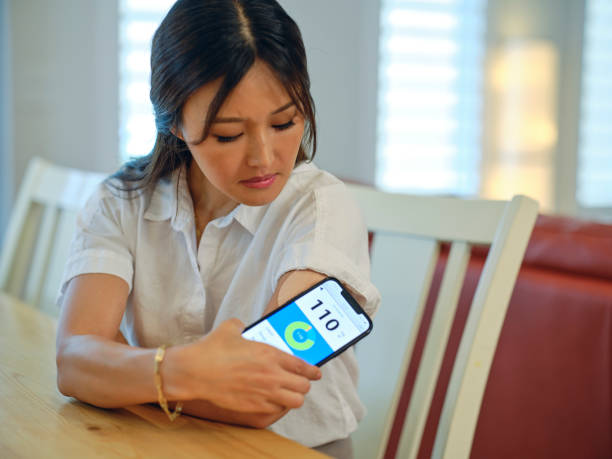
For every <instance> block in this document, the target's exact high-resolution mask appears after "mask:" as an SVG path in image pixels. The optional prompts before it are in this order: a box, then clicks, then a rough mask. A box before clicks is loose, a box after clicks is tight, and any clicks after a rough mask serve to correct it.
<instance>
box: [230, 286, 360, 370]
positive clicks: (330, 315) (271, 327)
mask: <svg viewBox="0 0 612 459" xmlns="http://www.w3.org/2000/svg"><path fill="white" fill-rule="evenodd" d="M371 330H372V321H371V320H370V318H369V317H368V315H367V314H366V313H365V311H364V310H363V309H362V308H361V306H359V304H358V303H357V301H355V299H354V298H353V297H352V296H351V295H350V294H349V293H348V292H347V291H346V290H345V289H344V287H342V285H341V284H340V282H338V280H337V279H334V278H333V277H328V278H326V279H324V280H322V281H321V282H319V283H318V284H316V285H314V286H312V287H311V288H309V289H308V290H306V291H304V292H302V293H300V294H299V295H298V296H296V297H295V298H292V299H291V300H289V301H288V302H286V303H285V304H283V305H282V306H280V307H279V308H278V309H276V310H275V311H272V312H271V313H270V314H268V315H266V316H264V317H262V318H261V319H260V320H258V321H257V322H255V323H253V324H251V325H249V326H248V327H247V328H245V329H244V331H243V332H242V336H243V337H244V338H246V339H249V340H252V341H259V342H261V343H266V344H270V345H272V346H274V347H276V348H278V349H280V350H281V351H285V352H287V353H289V354H292V355H295V356H297V357H300V358H301V359H303V360H305V361H306V362H308V363H310V364H311V365H317V366H321V365H323V364H324V363H325V362H327V361H329V360H330V359H332V358H334V357H335V356H337V355H339V354H341V353H342V352H344V351H345V350H346V349H348V348H349V347H350V346H352V345H353V344H355V343H356V342H357V341H359V340H360V339H362V338H363V337H364V336H366V335H367V334H368V333H370V331H371Z"/></svg>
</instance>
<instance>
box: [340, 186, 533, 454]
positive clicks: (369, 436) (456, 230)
mask: <svg viewBox="0 0 612 459" xmlns="http://www.w3.org/2000/svg"><path fill="white" fill-rule="evenodd" d="M349 189H350V191H351V192H352V193H354V196H355V197H356V199H357V201H358V203H359V204H360V206H361V208H362V211H363V213H364V216H365V220H366V224H367V226H368V228H369V230H370V231H372V232H374V240H373V246H372V279H373V281H374V283H375V285H376V286H377V287H378V288H379V289H380V291H381V294H382V306H381V309H380V311H379V312H378V314H377V316H376V317H375V319H374V329H373V332H372V334H371V336H369V337H367V338H366V339H364V340H363V341H362V342H361V343H359V344H358V345H357V349H356V352H357V358H358V361H359V365H360V383H359V384H360V385H359V393H360V396H361V399H362V401H363V402H364V404H365V405H366V408H367V409H368V414H367V415H366V417H365V418H364V419H363V421H362V422H361V424H360V427H359V429H358V430H357V432H356V433H355V434H353V441H354V444H355V453H356V457H357V458H363V459H365V458H367V459H372V458H381V457H383V455H384V454H385V448H386V446H387V441H388V439H389V434H390V431H391V427H392V423H393V419H394V416H395V414H396V408H397V404H398V400H399V397H400V394H401V391H402V388H403V385H404V381H405V376H406V371H407V369H408V365H409V363H410V358H411V356H412V351H413V347H414V343H415V339H416V335H417V332H418V330H419V326H420V323H421V317H422V315H423V309H424V305H425V302H426V299H427V296H428V293H429V289H430V285H431V280H432V277H433V273H434V269H435V266H436V263H437V260H438V255H439V250H440V243H441V242H449V243H451V248H450V252H449V255H448V260H447V263H446V269H445V272H444V275H443V278H442V282H441V285H440V290H439V294H438V297H437V300H436V303H435V310H434V312H433V317H432V321H431V325H430V328H429V333H428V335H427V338H426V341H425V346H424V349H423V354H422V357H421V361H420V364H419V368H418V372H417V375H416V380H415V383H414V387H413V391H412V394H411V398H410V404H409V407H408V412H407V414H406V419H405V422H404V424H403V427H402V431H401V434H400V440H399V446H398V449H397V454H396V457H398V458H402V459H403V458H415V457H417V454H418V452H419V447H420V444H421V437H422V434H423V431H424V426H425V422H426V420H427V416H428V413H429V408H430V404H431V400H432V397H433V393H434V389H435V386H436V382H437V379H438V373H439V370H440V367H441V362H442V359H443V356H444V352H445V349H446V344H447V340H448V336H449V332H450V328H451V325H452V323H453V319H454V316H455V309H456V306H457V302H458V297H459V293H460V290H461V287H462V285H463V281H464V276H465V272H466V268H467V264H468V261H469V257H470V248H471V245H472V244H484V245H489V246H490V248H489V254H488V257H487V259H486V262H485V265H484V268H483V271H482V275H481V277H480V279H479V283H478V286H477V289H476V293H475V295H474V298H473V302H472V304H471V309H470V312H469V316H468V319H467V323H466V326H465V329H464V332H463V335H462V339H461V342H460V345H459V350H458V353H457V357H456V359H455V362H454V366H453V370H452V375H451V379H450V382H449V386H448V389H447V392H446V398H445V401H444V405H443V409H442V414H441V417H440V421H439V424H438V428H437V433H436V438H435V444H434V449H433V455H432V457H434V458H468V457H469V455H470V449H471V445H472V439H473V436H474V431H475V428H476V422H477V420H478V414H479V412H480V405H481V402H482V398H483V394H484V389H485V386H486V383H487V378H488V375H489V369H490V367H491V362H492V360H493V355H494V353H495V348H496V346H497V341H498V338H499V334H500V330H501V327H502V324H503V321H504V317H505V315H506V309H507V307H508V302H509V300H510V296H511V293H512V290H513V288H514V283H515V281H516V277H517V274H518V270H519V267H520V264H521V261H522V259H523V256H524V252H525V249H526V246H527V242H528V239H529V236H530V234H531V231H532V229H533V225H534V223H535V219H536V216H537V209H538V206H537V203H536V202H535V201H533V200H532V199H530V198H527V197H524V196H515V197H514V198H513V199H512V200H511V201H488V200H466V199H458V198H438V197H427V196H410V195H399V194H391V193H385V192H381V191H376V190H374V189H372V188H368V187H362V186H358V185H349Z"/></svg>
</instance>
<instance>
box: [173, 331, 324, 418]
mask: <svg viewBox="0 0 612 459" xmlns="http://www.w3.org/2000/svg"><path fill="white" fill-rule="evenodd" d="M243 330H244V325H243V324H242V322H240V320H238V319H230V320H226V321H225V322H223V323H222V324H221V325H219V327H217V328H216V329H215V330H213V331H212V332H211V333H209V334H208V335H206V336H205V337H203V338H202V339H200V340H198V341H196V342H195V343H192V344H188V345H185V346H176V347H172V348H169V349H168V350H167V351H166V358H165V359H164V362H163V364H162V367H161V371H162V380H163V381H164V392H165V393H166V396H167V397H168V399H172V400H194V399H203V400H208V401H210V402H212V403H214V404H215V405H217V406H219V407H222V408H225V409H228V410H233V411H238V412H244V413H278V412H281V411H283V410H284V409H286V408H299V407H300V406H302V404H303V403H304V396H305V394H306V393H307V392H308V391H309V389H310V381H311V380H317V379H320V378H321V370H320V369H319V368H317V367H315V366H312V365H309V364H308V363H306V362H304V361H303V360H301V359H299V358H298V357H295V356H292V355H289V354H287V353H285V352H283V351H281V350H279V349H276V348H274V347H272V346H269V345H267V344H263V343H257V342H254V341H249V340H247V339H245V338H243V337H242V335H241V333H242V331H243Z"/></svg>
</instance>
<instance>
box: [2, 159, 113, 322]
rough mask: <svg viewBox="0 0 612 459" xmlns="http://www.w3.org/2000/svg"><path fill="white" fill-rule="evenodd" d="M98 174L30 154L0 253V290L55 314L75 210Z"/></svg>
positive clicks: (101, 177) (83, 201)
mask: <svg viewBox="0 0 612 459" xmlns="http://www.w3.org/2000/svg"><path fill="white" fill-rule="evenodd" d="M104 178H105V176H104V175H103V174H99V173H94V172H85V171H81V170H76V169H70V168H66V167H60V166H57V165H54V164H51V163H49V162H47V161H45V160H43V159H41V158H33V159H32V160H31V162H30V164H29V165H28V169H27V171H26V174H25V176H24V178H23V181H22V185H21V187H20V189H19V193H18V195H17V200H16V202H15V205H14V207H13V211H12V213H11V217H10V220H9V224H8V227H7V229H6V234H5V237H4V243H3V245H2V252H1V253H0V290H4V291H6V292H8V293H10V294H12V295H14V296H16V297H18V298H20V299H22V300H24V301H26V302H28V303H29V304H32V305H36V306H38V307H40V308H41V309H43V310H44V311H46V312H49V313H51V314H54V315H56V314H57V309H56V308H55V305H54V302H55V296H56V294H57V289H58V287H59V282H60V281H61V276H62V273H63V270H64V265H65V262H66V257H67V255H68V249H69V245H70V241H71V239H72V237H73V235H74V228H75V219H76V214H77V212H78V211H79V210H80V209H81V207H82V206H83V205H84V203H85V201H86V200H87V198H88V197H89V196H90V195H91V193H92V192H93V190H94V188H95V187H96V186H97V185H98V184H99V183H100V182H101V181H102V180H104Z"/></svg>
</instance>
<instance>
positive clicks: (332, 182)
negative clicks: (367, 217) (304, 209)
mask: <svg viewBox="0 0 612 459" xmlns="http://www.w3.org/2000/svg"><path fill="white" fill-rule="evenodd" d="M283 193H284V194H285V196H284V198H285V199H286V200H289V201H291V202H293V203H294V204H297V203H299V202H303V201H307V202H310V203H311V204H312V205H316V206H317V208H319V209H325V208H328V207H337V206H340V207H341V208H342V209H343V210H342V211H349V210H355V209H356V205H355V203H354V200H353V198H352V196H351V195H350V193H349V192H348V190H347V188H346V185H345V184H344V182H342V181H341V180H340V179H338V178H337V177H335V176H334V175H332V174H330V173H329V172H327V171H324V170H321V169H319V168H318V167H317V166H316V165H315V164H313V163H302V164H300V165H299V166H297V167H296V168H295V170H294V171H293V174H292V175H291V178H290V179H289V181H288V182H287V185H286V190H284V191H283Z"/></svg>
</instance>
